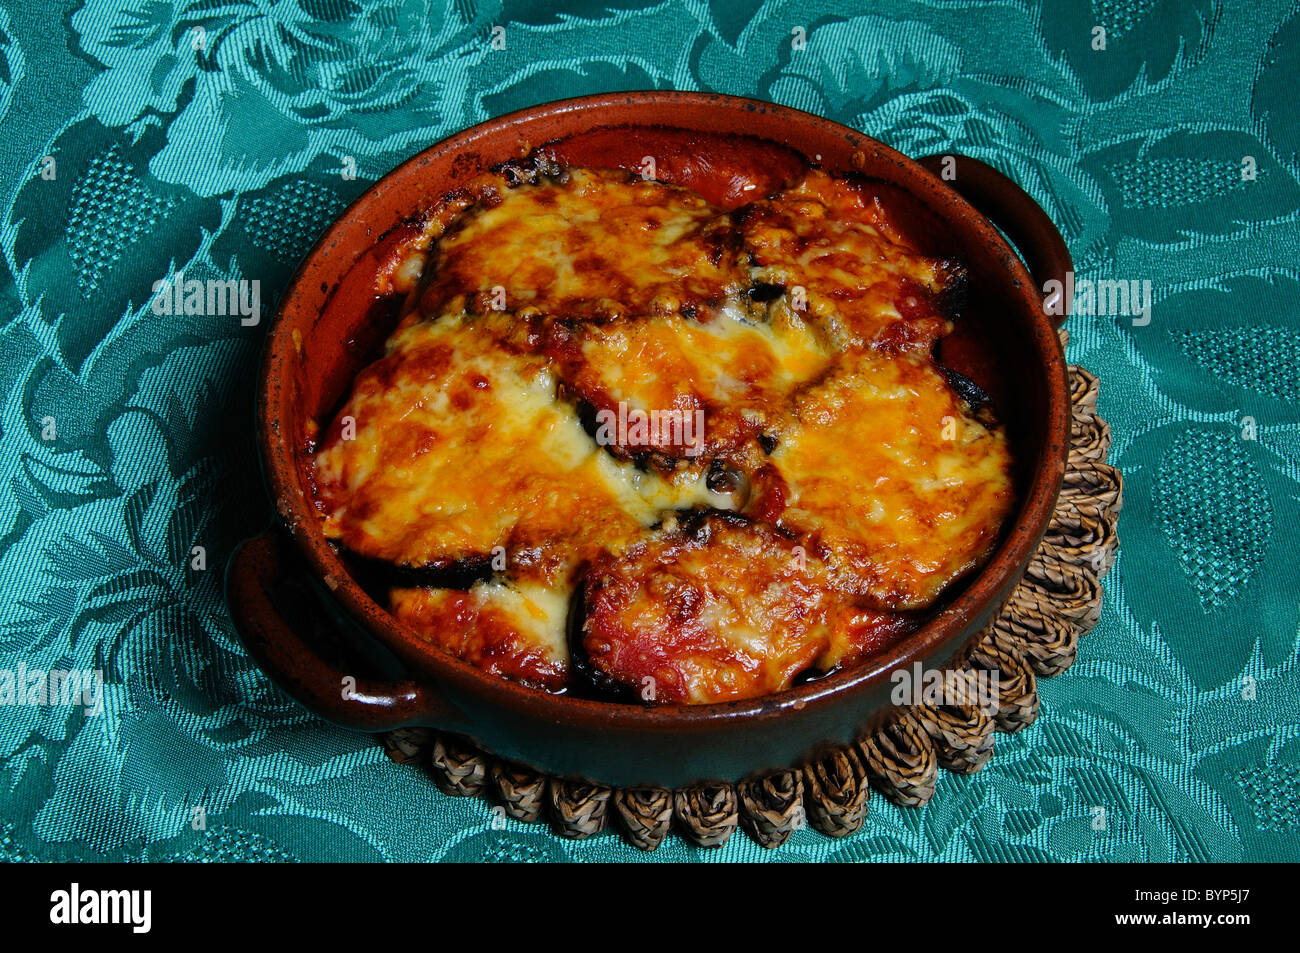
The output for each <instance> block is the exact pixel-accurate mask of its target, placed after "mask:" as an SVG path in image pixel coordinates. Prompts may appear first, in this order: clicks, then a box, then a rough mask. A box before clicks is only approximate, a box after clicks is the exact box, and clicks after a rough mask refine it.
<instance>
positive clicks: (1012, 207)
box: [916, 153, 1074, 328]
mask: <svg viewBox="0 0 1300 953" xmlns="http://www.w3.org/2000/svg"><path fill="white" fill-rule="evenodd" d="M916 161H917V163H918V164H919V165H921V166H922V167H923V168H924V169H925V170H926V171H927V172H929V173H930V174H931V175H934V176H936V177H937V178H939V179H940V180H941V181H942V182H943V183H944V184H945V185H948V186H950V187H951V188H952V190H953V191H954V192H956V193H957V194H958V195H960V196H961V197H962V198H964V199H965V200H966V201H967V202H969V203H970V204H971V205H973V206H974V207H975V209H976V210H977V211H979V212H981V213H983V214H984V215H985V216H986V217H987V218H988V219H990V220H991V221H992V222H993V223H994V224H995V225H997V226H998V227H999V228H1001V229H1002V231H1003V232H1005V233H1006V235H1007V237H1008V238H1010V239H1011V242H1012V244H1013V245H1015V248H1016V251H1018V252H1019V253H1020V255H1021V257H1022V258H1024V260H1025V264H1026V265H1027V266H1028V268H1029V274H1030V277H1032V278H1033V279H1034V281H1035V282H1036V283H1037V285H1038V287H1039V288H1041V289H1044V294H1045V295H1046V284H1047V282H1049V281H1057V282H1059V284H1058V285H1057V287H1058V288H1062V289H1064V288H1067V287H1071V286H1072V282H1069V281H1067V280H1066V275H1067V273H1069V272H1073V271H1074V262H1073V260H1072V259H1071V257H1070V249H1069V248H1068V247H1067V246H1066V244H1065V239H1064V238H1063V237H1062V236H1061V232H1060V230H1059V229H1058V228H1057V227H1056V225H1055V224H1053V222H1052V220H1051V219H1050V218H1048V216H1047V213H1046V212H1044V211H1043V209H1042V207H1041V206H1040V205H1039V204H1038V203H1037V202H1035V201H1034V200H1033V199H1032V198H1030V196H1029V193H1028V192H1026V191H1025V190H1024V189H1022V188H1021V187H1020V186H1019V185H1017V184H1016V183H1015V182H1014V181H1013V180H1012V179H1009V178H1007V177H1006V176H1005V175H1003V174H1002V173H1001V172H999V171H998V170H997V169H995V168H993V166H991V165H989V164H988V163H986V162H981V161H980V160H979V159H972V158H971V157H970V156H963V155H956V154H954V153H944V154H936V155H930V156H922V157H921V158H919V159H917V160H916ZM1068 297H1069V296H1068V295H1058V299H1068ZM1071 304H1072V302H1071V301H1069V300H1055V301H1054V300H1052V299H1051V298H1047V299H1045V301H1044V310H1045V311H1046V312H1047V316H1048V319H1049V320H1051V322H1052V324H1053V326H1055V327H1058V328H1059V327H1060V326H1061V325H1062V324H1064V323H1065V319H1066V318H1067V317H1069V315H1070V306H1071ZM1054 311H1059V313H1055V314H1054V313H1053V312H1054Z"/></svg>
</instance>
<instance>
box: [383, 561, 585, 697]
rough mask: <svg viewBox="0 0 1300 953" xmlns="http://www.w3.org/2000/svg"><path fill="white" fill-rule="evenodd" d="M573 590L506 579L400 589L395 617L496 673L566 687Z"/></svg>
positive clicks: (442, 646)
mask: <svg viewBox="0 0 1300 953" xmlns="http://www.w3.org/2000/svg"><path fill="white" fill-rule="evenodd" d="M569 592H570V590H569V588H568V587H566V586H544V585H539V584H536V583H518V582H505V581H500V580H492V581H480V582H476V583H475V584H474V585H473V586H472V587H471V588H470V589H469V590H468V591H460V590H454V589H411V588H398V589H394V590H393V591H392V595H391V596H390V605H391V609H392V613H393V615H394V616H396V617H397V619H399V620H400V621H402V622H404V623H405V624H406V625H408V626H410V627H411V628H412V629H414V630H415V631H416V632H418V633H419V634H420V635H421V636H423V637H424V638H426V639H428V640H429V641H430V642H431V643H433V644H434V645H436V646H438V647H439V648H440V649H442V650H443V651H445V652H447V653H449V654H451V655H455V656H457V657H459V658H462V659H464V660H465V661H467V662H469V663H470V664H472V665H475V666H477V667H479V668H481V669H483V670H485V671H488V672H491V673H492V674H494V675H501V676H503V677H505V678H509V679H511V680H513V681H517V682H521V683H522V684H525V685H531V686H533V687H535V688H543V689H547V690H549V691H558V690H560V689H563V688H564V686H565V685H566V684H567V682H568V677H569V650H568V646H567V645H566V644H565V623H566V621H567V619H568V612H569Z"/></svg>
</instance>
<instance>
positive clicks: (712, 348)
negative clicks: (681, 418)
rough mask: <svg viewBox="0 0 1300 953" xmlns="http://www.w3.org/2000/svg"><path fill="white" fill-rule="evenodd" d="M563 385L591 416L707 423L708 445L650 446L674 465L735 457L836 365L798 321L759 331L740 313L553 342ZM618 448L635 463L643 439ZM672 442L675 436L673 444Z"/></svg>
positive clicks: (579, 332)
mask: <svg viewBox="0 0 1300 953" xmlns="http://www.w3.org/2000/svg"><path fill="white" fill-rule="evenodd" d="M553 337H554V338H556V339H558V340H557V341H556V343H553V344H552V353H554V354H555V355H556V356H557V358H558V359H559V366H560V368H561V374H562V375H563V377H564V380H565V383H566V384H567V385H569V386H570V387H571V388H572V390H573V391H574V392H575V393H576V394H578V395H579V396H581V397H582V398H583V399H584V400H586V401H587V402H588V403H590V404H591V405H592V406H594V407H596V408H598V409H601V410H608V411H610V412H611V413H617V412H618V410H619V408H620V405H622V407H623V409H624V411H625V412H626V411H628V410H641V411H645V412H647V413H648V412H650V411H654V410H665V409H666V410H672V411H676V412H678V413H680V414H682V415H693V414H696V413H697V412H702V413H703V418H702V419H703V420H704V422H705V428H704V432H703V434H701V435H700V436H701V440H700V441H699V442H697V443H696V444H692V445H686V446H683V445H681V444H682V441H676V442H675V443H674V442H673V441H672V440H660V439H657V438H658V436H659V435H658V434H656V433H654V432H651V433H650V435H649V436H650V445H651V446H653V447H654V449H656V450H659V451H661V452H665V453H667V454H669V455H670V456H679V457H680V456H683V455H694V454H699V453H700V452H701V451H702V452H703V453H704V454H705V455H707V456H711V457H715V456H719V455H724V454H734V453H739V452H741V451H742V449H743V447H744V445H745V444H746V443H747V442H748V441H750V440H751V439H752V438H754V437H755V436H756V435H757V434H758V433H759V432H761V431H763V430H764V429H766V428H768V427H769V425H770V423H771V422H772V421H773V420H775V419H777V418H778V417H779V416H780V415H781V414H782V413H784V411H785V408H786V405H787V402H788V399H789V396H790V394H791V393H792V392H793V391H794V389H795V388H796V387H798V386H799V385H801V384H804V383H806V382H807V381H810V380H812V379H814V378H815V377H817V376H819V375H820V374H821V373H822V372H823V371H824V370H825V369H826V368H827V367H828V366H829V365H830V363H831V360H832V357H831V354H830V353H829V351H828V350H827V348H826V347H825V346H824V345H823V343H822V341H821V340H820V338H819V337H818V336H817V334H816V333H815V332H813V331H812V330H811V329H810V328H809V327H808V326H807V325H806V324H805V323H804V322H803V321H801V320H800V319H799V318H798V316H797V315H785V316H781V317H776V318H773V319H772V320H765V321H757V320H754V319H752V318H749V317H748V316H747V315H745V314H744V313H743V312H741V311H740V309H739V308H736V307H732V308H728V309H724V310H723V311H721V312H720V313H718V314H717V315H715V316H712V317H710V318H709V319H708V320H704V321H688V320H683V319H681V318H677V317H661V316H658V317H651V318H644V319H639V320H638V319H619V320H615V321H610V322H606V323H600V324H584V325H580V326H577V327H576V328H574V329H572V330H566V331H564V332H562V333H559V334H556V335H554V336H553ZM615 436H622V437H623V438H624V439H623V440H622V441H618V440H615V441H614V442H613V445H614V446H615V447H617V448H619V449H621V450H623V451H624V452H625V453H629V454H635V453H636V452H637V451H638V450H643V449H644V448H645V444H644V443H639V444H638V443H635V442H633V441H635V440H636V439H637V435H636V434H635V433H629V434H623V435H619V434H617V433H616V434H615ZM669 436H671V435H669Z"/></svg>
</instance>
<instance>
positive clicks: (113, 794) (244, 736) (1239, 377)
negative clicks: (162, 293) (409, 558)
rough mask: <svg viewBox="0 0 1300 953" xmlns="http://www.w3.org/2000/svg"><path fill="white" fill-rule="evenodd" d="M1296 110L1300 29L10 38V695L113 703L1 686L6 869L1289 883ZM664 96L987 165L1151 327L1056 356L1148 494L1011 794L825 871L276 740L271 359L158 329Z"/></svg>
mask: <svg viewBox="0 0 1300 953" xmlns="http://www.w3.org/2000/svg"><path fill="white" fill-rule="evenodd" d="M1099 31H1100V32H1099ZM1099 40H1100V46H1099ZM1298 75H1300V9H1298V8H1297V7H1296V5H1294V4H1293V3H1288V2H1285V0H1259V2H1253V3H1245V2H1237V0H1059V2H1058V0H1042V2H1038V0H1003V2H1000V3H996V4H986V3H982V2H976V0H917V2H905V0H886V2H881V3H873V4H870V5H866V4H860V3H852V2H846V0H715V2H706V0H664V2H660V3H657V4H654V3H652V4H640V3H632V2H630V0H598V2H593V3H584V4H572V5H569V6H567V7H566V8H564V9H563V10H561V9H558V8H550V7H546V6H543V5H542V4H539V3H535V2H528V3H524V2H520V0H447V2H442V0H393V2H383V0H226V2H221V3H214V2H210V0H119V2H112V0H84V2H83V0H70V2H68V0H47V2H44V3H26V2H24V3H19V2H13V0H7V2H6V3H5V4H4V5H0V123H3V128H4V130H5V135H4V136H3V137H0V154H2V155H3V158H4V162H3V163H2V164H0V302H3V306H4V312H3V314H4V318H5V323H4V326H3V330H2V331H0V395H2V396H3V404H2V405H0V486H2V489H0V673H3V672H9V673H22V672H31V671H51V670H99V671H102V672H103V678H104V688H103V693H102V698H101V700H100V705H99V706H98V710H94V711H88V710H87V709H86V708H85V707H84V706H79V705H63V704H45V705H28V704H20V703H17V702H13V703H9V702H6V701H5V698H4V696H3V693H2V692H0V856H2V857H4V858H5V859H9V860H30V859H40V860H118V861H138V860H152V861H166V860H197V861H222V860H270V861H293V860H299V861H308V860H376V859H388V860H400V861H405V860H438V859H446V860H452V859H456V860H493V861H498V860H499V861H565V860H576V861H590V860H608V859H645V860H651V861H663V860H683V859H709V860H755V859H763V860H772V861H788V860H819V861H820V860H833V861H865V860H882V859H916V860H1017V859H1031V860H1040V859H1041V860H1111V861H1126V860H1153V861H1164V860H1180V861H1183V860H1187V861H1206V860H1239V859H1243V860H1269V859H1272V860H1280V859H1296V857H1297V856H1300V659H1298V658H1297V648H1298V640H1300V587H1297V585H1296V579H1297V572H1296V568H1295V564H1296V558H1297V555H1300V553H1298V552H1297V534H1296V527H1297V526H1300V417H1298V415H1297V412H1296V404H1297V401H1298V400H1300V370H1298V368H1300V265H1298V262H1300V178H1298V176H1300V107H1298V106H1297V97H1296V95H1295V92H1294V84H1295V79H1296V77H1297V76H1298ZM668 88H677V89H700V90H711V91H717V92H725V93H733V94H740V95H747V96H754V97H758V98H761V99H767V100H771V101H774V102H778V103H782V104H785V105H789V106H794V107H798V108H801V109H805V110H809V111H812V112H815V113H819V114H822V115H825V116H828V117H830V118H832V119H836V120H838V121H840V122H844V123H847V124H848V125H851V126H853V127H854V128H856V129H859V130H861V131H862V132H864V133H867V134H869V135H871V136H874V137H876V138H879V139H881V140H883V141H884V142H886V143H888V144H889V145H892V146H894V147H895V148H897V149H900V150H901V151H903V152H905V153H908V154H911V155H921V154H925V153H933V152H939V151H944V152H949V151H951V152H960V153H965V154H967V155H972V156H975V157H977V158H980V159H983V160H985V161H987V162H990V163H992V164H993V165H995V166H997V167H998V168H1000V169H1002V170H1003V171H1005V172H1006V173H1007V174H1009V175H1010V176H1011V177H1012V178H1014V179H1015V180H1016V181H1018V182H1019V183H1021V184H1022V185H1023V186H1024V187H1025V188H1026V189H1027V190H1028V191H1029V192H1030V194H1031V195H1033V197H1034V198H1035V199H1036V200H1038V201H1039V202H1040V203H1041V204H1042V206H1043V207H1044V208H1045V209H1046V210H1047V211H1048V213H1049V214H1050V215H1051V216H1052V218H1053V219H1054V220H1055V221H1056V222H1057V223H1058V224H1059V226H1060V227H1061V229H1062V232H1063V233H1064V235H1065V237H1066V239H1067V241H1068V242H1069V245H1070V248H1071V250H1072V252H1073V254H1074V257H1075V262H1076V270H1077V273H1078V275H1079V276H1080V277H1081V278H1089V279H1093V280H1097V279H1121V280H1125V281H1144V280H1149V281H1150V282H1151V285H1152V288H1153V296H1154V305H1153V307H1152V309H1151V313H1150V315H1149V318H1150V319H1149V321H1142V320H1140V319H1134V318H1130V317H1122V316H1114V315H1111V316H1089V315H1083V314H1080V315H1076V316H1075V317H1073V318H1071V321H1070V325H1069V326H1070V331H1071V343H1070V346H1069V349H1068V354H1067V356H1068V357H1069V359H1070V360H1071V361H1072V362H1074V363H1078V364H1082V365H1083V366H1084V367H1086V368H1088V369H1089V370H1091V371H1093V372H1094V373H1096V374H1097V375H1098V376H1099V377H1100V378H1101V380H1102V388H1101V399H1100V412H1101V414H1102V415H1103V416H1104V417H1106V418H1107V419H1108V420H1109V421H1110V423H1111V425H1112V428H1113V434H1114V446H1113V450H1112V456H1111V459H1112V462H1115V463H1117V464H1118V465H1119V466H1120V467H1121V468H1122V469H1123V471H1124V474H1125V478H1126V480H1127V494H1126V501H1125V508H1124V512H1123V515H1122V518H1121V521H1120V527H1119V531H1120V536H1121V540H1122V547H1121V550H1120V556H1119V559H1118V563H1117V568H1116V570H1115V572H1113V573H1112V574H1111V575H1110V576H1109V577H1108V578H1107V582H1106V598H1105V605H1104V611H1103V614H1102V618H1101V622H1100V624H1099V625H1098V626H1097V627H1096V629H1095V630H1094V631H1093V632H1092V633H1091V634H1090V635H1089V636H1087V637H1086V638H1085V639H1084V640H1083V642H1082V644H1081V647H1080V651H1079V660H1078V662H1077V664H1076V665H1075V666H1074V668H1073V669H1071V670H1070V671H1069V672H1068V673H1067V674H1065V675H1063V676H1061V677H1059V678H1056V679H1053V680H1050V681H1047V682H1044V683H1043V684H1042V686H1041V694H1042V700H1043V713H1042V716H1041V717H1040V719H1039V721H1038V722H1037V724H1035V725H1034V726H1033V727H1032V728H1030V729H1029V730H1027V731H1024V732H1022V733H1020V734H1018V735H1015V736H1010V737H1006V736H1000V737H999V738H998V742H997V754H996V756H995V758H994V760H993V762H992V763H991V764H990V766H989V767H988V768H987V769H985V770H984V771H982V772H980V773H978V774H976V775H974V776H971V777H957V776H952V775H944V776H943V777H942V778H941V780H940V782H939V785H938V790H937V792H936V794H935V797H934V799H933V801H932V802H931V803H930V804H929V805H928V806H926V807H925V808H923V809H918V810H907V809H899V808H895V807H893V806H892V805H889V804H887V803H884V802H883V801H882V800H880V799H879V798H876V799H875V800H874V802H873V805H872V808H871V811H870V814H869V818H868V821H867V823H866V826H865V827H864V829H863V830H862V831H861V832H860V833H858V834H856V835H854V836H852V837H849V838H846V839H844V840H842V841H831V840H827V839H824V838H822V837H821V836H820V835H818V834H816V833H814V832H813V831H811V830H804V831H800V832H798V833H797V834H796V835H795V836H794V837H793V838H792V840H791V841H790V842H789V843H788V844H786V845H785V846H784V847H783V848H781V849H780V850H779V851H775V852H764V851H761V850H760V849H759V848H757V847H756V846H754V845H753V844H751V843H750V842H749V841H747V840H746V839H745V838H744V837H743V836H741V835H737V836H736V837H734V838H733V839H732V841H731V842H730V843H729V844H728V845H727V846H726V847H725V848H723V849H722V850H720V851H714V852H708V851H704V850H702V849H699V848H695V847H691V846H689V845H687V844H685V843H683V842H681V841H676V840H670V841H669V842H668V843H666V844H665V845H664V846H663V847H662V848H661V849H660V850H659V851H658V852H656V853H655V854H653V855H650V856H648V857H644V858H643V857H641V856H640V855H638V854H636V853H635V852H634V851H632V850H631V849H630V848H628V847H626V846H625V845H623V843H622V842H621V841H620V840H619V839H618V838H617V837H616V836H613V835H607V836H600V837H596V838H593V839H591V840H588V841H584V842H566V841H560V840H558V839H555V838H553V837H551V836H550V835H549V834H547V833H545V832H543V831H541V830H540V829H538V828H530V827H526V826H522V825H517V824H515V823H514V822H513V821H508V822H506V823H505V825H504V827H503V826H501V824H500V823H499V822H498V823H496V824H494V823H493V821H494V817H493V814H492V812H491V809H490V807H489V806H488V805H487V804H486V803H484V802H482V801H477V800H464V799H450V798H446V797H444V796H442V795H441V794H439V793H438V792H437V791H436V790H435V789H434V788H433V786H432V785H431V784H430V783H429V782H428V780H427V779H426V778H425V777H423V776H422V775H421V774H420V773H419V772H417V771H414V770H412V769H411V768H409V767H403V766H399V765H395V764H393V763H391V762H389V761H388V760H387V758H386V757H385V756H384V754H383V751H382V749H381V747H380V746H378V745H377V744H376V743H375V741H374V740H373V739H371V738H369V737H365V736H362V735H357V734H353V733H350V732H347V731H344V730H341V729H338V728H335V727H332V726H330V725H328V724H325V723H323V722H321V721H319V720H318V719H315V718H313V717H311V716H309V715H307V714H306V713H304V712H303V711H302V710H301V709H300V708H298V707H297V706H296V705H295V704H294V703H292V702H291V701H289V700H287V699H286V698H285V697H284V696H283V695H281V694H280V693H279V692H278V691H277V690H276V689H275V688H274V687H273V686H272V685H271V684H270V683H269V682H268V680H267V679H266V678H265V676H263V675H262V674H261V673H260V672H259V670H258V669H257V668H256V667H255V666H254V665H253V664H252V663H251V662H250V661H249V659H248V657H247V656H246V654H245V653H244V652H243V651H242V649H241V647H240V646H239V643H238V641H237V639H236V638H235V635H234V631H233V629H232V627H231V623H230V618H229V614H228V612H227V610H226V608H225V605H224V602H223V597H222V591H221V573H222V567H223V566H224V565H225V561H226V559H227V558H228V556H229V554H230V553H231V551H232V550H233V548H234V547H235V546H236V545H237V544H238V542H239V541H240V540H241V539H242V538H244V537H246V536H249V535H252V534H254V533H256V532H258V531H259V530H260V529H261V528H262V527H263V526H264V525H265V524H266V522H267V521H268V520H269V518H270V512H271V511H270V507H269V505H267V504H266V503H265V502H264V500H265V496H264V493H263V491H262V489H261V483H260V476H259V470H258V463H257V459H256V453H255V450H254V445H253V434H252V427H251V423H250V421H251V419H252V410H251V402H252V399H253V391H254V380H255V374H256V365H257V358H258V353H259V347H260V344H261V340H262V336H263V334H264V333H265V327H266V322H265V321H263V322H261V323H260V324H258V325H254V326H246V325H244V324H242V323H241V322H240V321H239V320H238V318H237V317H230V316H227V317H219V316H215V317H214V316H204V315H187V314H184V313H177V314H171V315H163V316H160V315H158V314H156V313H155V312H154V310H153V309H152V308H151V307H150V305H151V301H152V299H153V287H154V283H155V282H157V281H158V280H160V279H163V278H165V277H167V276H169V275H172V274H175V273H177V272H182V271H183V272H184V274H185V276H186V277H187V278H197V279H199V280H206V279H215V280H223V281H230V280H234V281H239V280H248V279H255V280H258V281H259V282H260V284H261V287H262V301H263V308H264V310H268V311H269V309H270V307H272V306H273V305H274V299H275V297H276V295H277V294H278V293H279V292H280V291H282V290H283V288H284V286H285V284H286V282H287V280H288V277H289V275H290V273H291V271H292V269H293V268H294V266H295V264H296V263H297V262H298V261H299V260H300V258H301V256H302V255H303V254H304V253H305V252H306V251H307V249H308V248H309V247H310V244H311V243H312V241H313V239H314V237H315V236H316V235H318V234H319V233H320V231H321V230H322V229H323V228H324V227H325V226H326V225H327V224H328V223H329V222H330V221H331V220H332V219H333V217H334V216H335V215H336V214H337V213H338V212H339V211H341V210H342V209H343V207H344V206H345V205H346V204H347V203H348V202H349V201H350V200H351V199H353V198H354V197H355V196H357V195H358V194H360V192H361V191H363V190H364V189H365V188H366V187H367V185H368V184H369V183H370V182H373V181H374V180H375V179H377V178H378V177H379V176H381V175H382V174H383V173H384V172H385V171H386V170H388V169H390V168H392V167H393V166H394V165H396V164H397V163H398V162H399V161H400V160H402V159H403V158H405V157H407V156H409V155H411V154H413V153H415V152H417V151H418V150H420V149H421V148H423V147H424V146H426V145H428V144H431V143H433V142H435V141H437V140H438V139H440V138H442V137H443V136H446V135H448V134H450V133H452V132H455V131H457V130H459V129H462V128H464V127H466V126H469V125H471V124H473V123H475V122H479V121H481V120H484V119H487V118H489V117H492V116H496V115H499V114H501V113H504V112H507V111H509V110H513V109H516V108H519V107H523V106H527V105H530V104H534V103H539V102H544V101H547V100H552V99H557V98H563V97H568V96H574V95H580V94H586V93H594V92H602V91H611V90H632V89H668ZM182 310H183V309H182ZM196 547H201V549H200V550H196ZM196 552H202V553H203V554H204V556H203V558H200V559H197V560H196V558H195V553H196ZM2 685H3V682H2V681H0V687H2Z"/></svg>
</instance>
